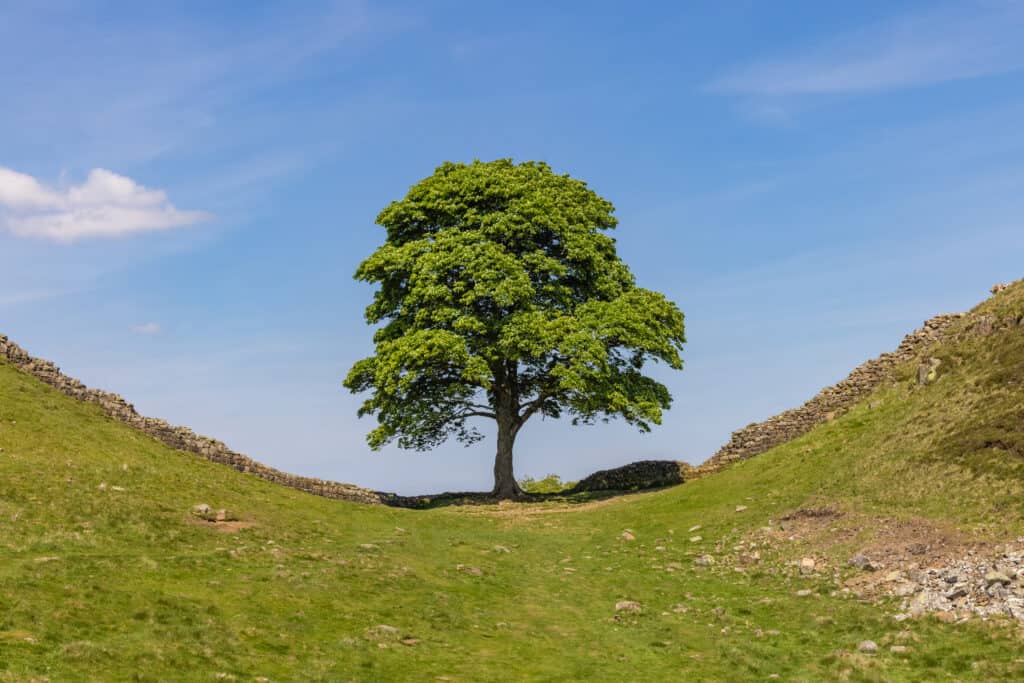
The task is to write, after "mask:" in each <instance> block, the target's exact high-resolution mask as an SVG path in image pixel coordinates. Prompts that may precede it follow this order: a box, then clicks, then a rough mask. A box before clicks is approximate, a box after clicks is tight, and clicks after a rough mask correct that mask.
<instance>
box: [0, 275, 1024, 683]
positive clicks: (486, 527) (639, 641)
mask: <svg viewBox="0 0 1024 683" xmlns="http://www.w3.org/2000/svg"><path fill="white" fill-rule="evenodd" d="M985 306H986V307H987V308H986V309H985V310H991V311H992V312H993V313H996V314H998V315H1004V316H1007V317H1010V316H1015V315H1021V314H1024V287H1022V286H1021V285H1017V286H1015V287H1014V288H1012V289H1010V290H1008V291H1007V292H1004V293H1003V294H1001V295H1000V296H999V297H997V298H996V299H995V300H993V301H990V302H988V303H986V304H985ZM936 355H939V357H941V358H942V359H943V361H944V362H943V365H942V366H941V368H940V376H939V379H938V381H937V382H936V383H935V384H933V385H930V386H927V387H917V386H916V385H915V384H914V383H913V379H912V375H913V371H914V368H913V367H910V366H908V367H907V368H905V369H904V371H903V374H902V375H901V378H900V380H899V381H898V382H897V383H896V384H895V385H894V386H886V387H884V388H883V389H882V390H880V391H879V392H877V393H876V395H874V396H872V397H871V398H869V399H868V400H866V401H865V402H864V403H863V404H861V405H860V406H858V407H857V408H856V409H854V410H853V411H851V412H850V413H849V414H847V415H845V416H843V417H842V418H840V419H837V420H835V421H833V422H830V423H828V424H826V425H823V426H822V427H820V428H818V429H816V430H815V431H814V432H812V433H811V434H808V435H807V436H805V437H803V438H801V439H798V440H796V441H794V442H791V443H789V444H786V445H784V446H782V447H779V448H776V449H774V450H773V451H771V452H769V453H766V454H764V455H762V456H759V457H757V458H754V459H752V460H750V461H747V462H744V463H741V464H739V465H737V466H735V467H733V468H731V469H729V470H727V471H725V472H723V473H720V474H718V475H714V476H710V477H707V478H705V479H701V480H698V481H694V482H690V483H687V484H685V485H683V486H679V487H675V488H672V489H667V490H663V491H658V492H654V493H648V494H639V495H631V496H624V497H621V498H615V499H609V500H603V501H596V502H593V503H589V504H578V505H564V506H563V505H559V504H558V503H557V501H555V502H552V501H549V502H547V503H544V504H541V505H539V506H515V505H512V506H501V507H496V506H467V507H457V506H447V507H439V508H436V509H431V510H423V511H411V510H401V509H394V508H384V507H364V506H359V505H355V504H348V503H342V502H336V501H330V500H325V499H321V498H316V497H313V496H309V495H305V494H302V493H299V492H296V491H292V490H289V489H283V488H279V487H276V486H274V485H271V484H269V483H266V482H263V481H261V480H258V479H256V478H254V477H249V476H245V475H242V474H239V473H237V472H235V471H233V470H231V469H229V468H227V467H222V466H218V465H214V464H211V463H209V462H206V461H204V460H202V459H200V458H198V457H195V456H192V455H188V454H184V453H180V452H175V451H172V450H170V449H168V448H166V447H164V446H163V445H161V444H159V443H157V442H156V441H154V440H153V439H150V438H148V437H145V436H143V435H141V434H139V433H137V432H134V431H132V430H130V429H128V428H126V427H124V426H122V425H120V424H117V423H115V422H113V421H111V420H109V419H108V418H106V417H104V416H103V415H102V414H101V413H100V412H99V410H98V409H97V408H96V407H95V406H91V405H85V404H80V403H77V402H75V401H72V400H70V399H68V398H66V397H64V396H62V395H60V394H59V393H57V392H56V391H54V390H52V389H51V388H49V387H46V386H44V385H42V384H41V383H39V382H37V381H35V380H34V379H32V378H30V377H28V376H26V375H24V374H21V373H19V372H17V371H15V370H14V369H13V368H11V367H10V366H9V365H5V364H2V363H0V448H2V449H3V450H2V452H0V681H4V680H11V681H24V680H52V681H78V680H82V681H93V680H95V681H114V680H145V681H173V680H199V681H203V680H210V681H213V680H219V679H226V680H231V679H232V677H233V678H234V679H235V680H240V681H251V680H255V679H257V678H258V677H264V678H266V679H269V680H271V681H293V680H295V681H315V680H325V681H347V680H355V681H377V680H380V681H395V680H402V681H434V680H451V681H502V680H540V681H544V680H547V681H556V680H594V681H601V680H607V681H626V680H694V681H698V680H709V681H712V680H713V681H732V680H738V681H741V680H767V679H768V677H769V676H770V675H772V674H777V675H778V676H779V678H780V680H789V681H793V680H796V681H816V680H837V679H845V680H851V681H892V680H895V681H899V680H918V681H939V680H1011V679H1015V678H1017V679H1019V678H1021V677H1024V658H1022V655H1021V651H1020V646H1021V642H1020V637H1019V635H1018V631H1017V626H1016V625H1015V624H1011V623H1009V622H1006V621H1000V620H996V621H990V622H981V621H974V622H970V623H967V624H960V625H951V624H944V623H940V622H938V621H937V620H933V619H930V618H923V619H917V620H913V621H911V622H904V623H902V624H897V623H895V622H894V621H893V620H892V619H891V618H890V616H891V614H892V613H893V612H894V611H895V605H894V603H887V602H885V601H883V602H882V603H881V604H874V603H869V602H862V601H860V600H857V599H854V598H851V597H845V596H844V594H842V593H840V592H835V589H836V588H837V586H836V585H835V584H834V583H833V578H832V576H831V574H827V573H826V574H822V575H819V576H817V577H815V578H809V579H806V578H800V577H799V576H798V574H797V573H796V572H795V570H794V569H793V568H792V567H789V566H788V565H787V563H788V562H789V561H792V560H794V559H799V557H800V556H801V555H802V554H804V553H807V552H813V553H814V554H815V555H816V556H817V557H819V558H824V559H826V560H829V561H832V562H833V564H834V565H835V566H840V567H842V566H843V565H844V560H845V558H846V557H848V553H849V552H851V551H852V550H853V549H855V546H856V545H857V544H858V543H861V542H863V541H864V539H867V538H870V536H871V533H872V531H871V529H870V528H868V529H862V530H861V531H860V532H859V533H860V535H859V536H857V537H856V539H855V540H852V541H850V540H844V541H838V540H837V541H836V542H835V543H831V544H824V545H821V546H818V547H808V546H807V545H806V543H804V542H802V541H797V542H793V543H789V544H788V543H786V542H784V541H780V542H776V543H774V544H773V545H771V546H768V547H764V548H763V550H764V552H763V560H762V563H761V564H760V565H755V566H751V567H747V568H746V570H745V571H743V572H737V571H735V570H734V568H733V565H734V564H735V563H734V562H731V561H727V557H726V556H728V555H729V554H730V552H731V550H730V549H731V548H732V546H733V545H734V544H736V543H739V542H744V541H748V540H749V539H750V538H751V537H752V535H753V534H757V533H758V530H759V529H761V528H762V527H764V526H766V525H768V524H769V521H770V520H777V519H778V518H779V517H780V516H782V515H783V514H785V513H786V512H788V511H792V510H794V509H796V508H799V507H802V506H803V507H806V506H820V505H823V504H828V505H831V506H835V507H837V508H838V509H841V510H843V511H845V512H847V513H848V515H849V516H850V518H853V517H856V518H857V519H860V520H863V519H878V518H880V517H886V518H889V519H892V518H920V519H924V520H930V521H933V522H935V523H940V524H945V525H952V526H955V527H957V528H959V529H960V530H962V531H964V532H965V533H969V534H971V535H972V536H973V537H975V538H979V539H999V538H1006V537H1014V536H1017V535H1024V469H1022V468H1024V455H1022V453H1021V451H1020V450H1019V449H1020V448H1021V444H1022V441H1021V440H1022V438H1024V414H1022V412H1021V411H1022V406H1024V328H1017V330H1016V331H1014V332H1004V333H1000V334H998V335H994V336H992V337H984V338H980V337H979V338H968V339H966V340H965V341H963V342H962V343H959V344H953V345H949V346H946V347H943V348H942V349H941V350H939V351H938V352H937V354H936ZM101 483H105V484H106V485H107V486H106V488H105V489H104V490H101V489H100V488H99V486H100V484H101ZM114 487H119V488H121V489H123V490H115V488H114ZM197 503H207V504H209V505H211V506H213V507H218V508H219V507H226V508H229V509H231V510H232V511H234V512H236V513H237V514H238V516H239V517H240V518H241V519H242V520H243V521H244V522H247V523H249V524H251V526H248V527H246V528H243V529H240V530H238V531H237V532H236V533H224V532H222V531H219V530H217V529H214V528H212V527H211V526H208V525H200V524H197V523H196V522H195V521H194V520H193V519H192V518H191V515H190V513H189V510H190V508H191V506H192V505H195V504H197ZM737 505H746V506H747V509H746V510H745V511H743V512H736V506H737ZM698 524H699V525H701V528H700V530H699V531H696V532H690V531H688V530H689V529H690V528H691V527H692V526H694V525H698ZM625 529H629V530H630V531H631V532H632V534H633V535H634V536H635V538H636V540H634V541H626V540H623V539H622V538H621V534H622V532H623V531H624V530H625ZM695 535H699V536H701V537H702V538H701V540H700V541H694V542H691V541H690V540H689V539H690V537H691V536H695ZM703 553H710V554H712V555H714V556H716V557H717V558H719V561H718V563H716V565H714V566H713V567H711V568H706V567H699V566H695V565H694V564H693V561H692V560H693V558H694V557H696V556H697V555H700V554H703ZM671 563H678V565H679V566H680V568H677V569H675V570H674V571H668V568H669V566H670V565H671ZM460 565H461V566H462V567H461V569H460V568H459V566H460ZM476 570H479V575H478V573H477V572H476ZM842 571H843V572H849V571H853V570H847V569H845V568H843V569H842ZM801 588H810V589H812V590H813V591H814V594H813V595H812V596H810V597H803V598H799V597H795V596H794V593H795V591H796V590H798V589H801ZM620 600H636V601H639V602H640V603H641V604H642V605H643V612H642V613H640V614H635V615H624V614H622V613H620V614H619V615H616V612H615V603H616V602H617V601H620ZM678 605H682V606H683V607H685V609H686V611H678V612H677V611H673V608H674V607H675V606H678ZM382 624H383V625H389V626H392V627H395V628H396V629H398V630H399V632H398V633H397V634H394V633H390V632H386V631H385V632H382V631H379V630H375V627H376V626H378V625H382ZM903 630H909V631H910V634H911V636H910V637H911V640H910V641H907V642H909V644H910V648H911V649H910V651H909V653H907V654H905V655H895V654H891V653H890V652H889V650H888V645H889V644H891V643H894V642H896V640H895V639H896V638H897V634H898V633H899V632H900V631H903ZM773 632H777V633H773ZM410 638H411V639H415V641H416V642H414V643H411V644H403V643H402V642H401V641H402V640H403V639H410ZM864 639H872V640H874V641H876V642H877V643H879V645H881V646H882V647H881V648H880V650H879V653H878V654H877V655H876V656H873V657H870V656H865V655H862V654H859V653H857V651H856V645H857V643H858V642H859V641H861V640H864ZM410 642H411V641H410ZM218 677H220V678H218Z"/></svg>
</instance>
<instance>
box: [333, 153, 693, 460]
mask: <svg viewBox="0 0 1024 683" xmlns="http://www.w3.org/2000/svg"><path fill="white" fill-rule="evenodd" d="M612 212H613V207H612V205H611V204H610V203H609V202H608V201H606V200H604V199H602V198H601V197H599V196H598V195H597V194H596V193H594V192H593V191H592V190H590V189H589V188H588V187H587V186H586V184H585V183H583V182H581V181H579V180H575V179H573V178H570V177H569V176H567V175H556V174H555V173H554V172H552V170H551V169H550V168H549V167H548V166H547V165H546V164H543V163H536V162H527V163H523V164H518V165H517V164H514V163H512V161H510V160H505V159H501V160H498V161H494V162H490V163H481V162H474V163H472V164H468V165H467V164H454V163H445V164H443V165H442V166H440V167H439V168H438V169H437V170H436V171H435V172H434V174H433V175H431V176H429V177H427V178H425V179H423V180H422V181H420V182H419V183H417V184H416V185H414V186H413V187H412V188H411V189H410V190H409V193H408V195H406V197H405V198H404V199H402V200H399V201H396V202H394V203H392V204H391V205H390V206H388V207H387V208H385V209H384V210H383V211H382V212H381V214H380V216H378V218H377V222H378V223H379V224H380V225H382V226H383V227H384V228H385V229H386V231H387V238H386V241H385V243H384V244H383V245H382V246H381V247H380V248H379V249H378V250H377V251H376V252H375V253H374V254H373V255H372V256H370V257H369V258H368V259H366V260H365V261H364V262H363V263H362V264H361V265H360V266H359V269H358V270H357V272H356V277H357V278H358V279H360V280H363V281H365V282H368V283H373V284H376V285H379V289H378V290H377V292H376V294H375V295H374V298H373V303H371V304H370V306H369V307H368V308H367V310H366V319H367V321H368V322H369V323H370V324H372V325H378V326H379V327H378V329H377V331H376V334H375V335H374V341H375V343H376V349H375V353H374V355H373V356H371V357H369V358H366V359H364V360H361V361H359V362H357V363H356V364H355V365H354V367H353V368H352V370H351V371H350V373H349V375H348V377H347V379H346V380H345V386H346V387H348V388H349V389H351V390H352V391H353V392H371V393H370V396H369V398H367V399H366V401H365V403H364V404H363V406H362V408H361V409H360V415H376V417H377V420H378V423H379V424H378V426H377V428H376V429H374V430H373V431H372V432H371V433H370V435H369V437H368V441H369V443H370V445H371V446H372V447H374V448H380V447H381V446H383V445H385V444H387V443H389V442H392V441H396V442H397V444H398V445H399V446H400V447H402V448H413V449H427V448H431V447H433V446H435V445H437V444H439V443H441V442H443V441H444V440H446V439H447V438H449V437H452V436H454V437H455V438H457V439H459V440H461V441H463V442H466V443H472V442H473V441H475V440H477V439H479V438H480V433H479V431H477V429H476V428H475V427H474V426H473V425H472V424H471V423H470V422H469V420H470V419H471V418H476V417H484V418H492V419H496V420H498V422H499V427H501V426H502V425H503V422H504V423H505V425H506V426H508V427H509V428H510V429H511V433H512V435H513V436H514V434H515V432H516V431H517V430H518V428H519V427H520V426H521V425H522V424H523V423H525V422H526V420H527V419H529V418H530V416H532V415H534V414H538V413H539V414H542V415H544V416H547V417H552V418H557V417H561V416H563V415H567V416H570V417H571V418H572V419H573V421H574V423H590V422H593V421H594V420H596V419H601V420H607V419H610V418H614V417H618V418H622V419H624V420H626V421H627V422H629V423H630V424H633V425H635V426H637V427H638V428H640V429H641V430H647V429H649V428H650V425H651V424H659V423H660V421H661V416H662V411H663V410H665V409H667V408H668V407H669V405H670V403H671V397H670V396H669V393H668V391H667V389H666V388H665V387H664V386H663V385H662V384H660V383H658V382H656V381H655V380H653V379H651V378H650V377H648V376H646V375H644V374H643V370H644V368H645V365H646V364H647V363H648V362H651V361H655V362H664V363H665V364H667V365H668V366H669V367H671V368H675V369H680V368H681V367H682V360H681V358H680V356H679V352H680V350H681V348H682V345H683V343H684V341H685V339H684V334H683V314H682V313H681V312H680V311H679V310H678V308H677V307H676V306H675V305H674V304H673V303H672V302H670V301H668V300H667V299H666V298H665V297H664V296H663V295H661V294H658V293H656V292H652V291H649V290H646V289H642V288H640V287H637V286H636V284H635V282H634V278H633V275H632V274H631V273H630V271H629V269H628V268H627V267H626V265H625V264H624V263H622V261H620V260H619V258H618V256H617V254H616V250H615V241H614V240H613V239H612V238H611V237H610V236H608V235H607V234H606V233H607V231H609V230H611V229H612V228H614V227H615V225H616V219H615V218H614V216H613V215H612Z"/></svg>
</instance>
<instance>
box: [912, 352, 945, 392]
mask: <svg viewBox="0 0 1024 683" xmlns="http://www.w3.org/2000/svg"><path fill="white" fill-rule="evenodd" d="M940 365H942V361H941V360H940V359H938V358H928V359H926V360H925V361H924V362H923V363H921V365H919V366H918V367H917V383H918V384H920V385H922V386H923V385H926V384H931V383H932V382H934V381H935V380H936V378H938V370H939V366H940Z"/></svg>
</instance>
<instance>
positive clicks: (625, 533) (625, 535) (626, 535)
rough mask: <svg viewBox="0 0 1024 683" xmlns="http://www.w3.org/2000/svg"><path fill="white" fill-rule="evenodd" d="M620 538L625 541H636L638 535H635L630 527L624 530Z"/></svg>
mask: <svg viewBox="0 0 1024 683" xmlns="http://www.w3.org/2000/svg"><path fill="white" fill-rule="evenodd" d="M619 538H621V539H622V540H623V541H635V540H636V536H634V535H633V534H632V533H630V531H629V529H626V530H625V531H623V532H622V535H621V536H620V537H619Z"/></svg>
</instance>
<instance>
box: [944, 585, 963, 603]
mask: <svg viewBox="0 0 1024 683" xmlns="http://www.w3.org/2000/svg"><path fill="white" fill-rule="evenodd" d="M966 596H967V588H966V587H965V586H957V587H956V588H954V589H953V590H951V591H950V592H948V593H946V599H947V600H949V601H953V600H959V599H960V598H963V597H966Z"/></svg>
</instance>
